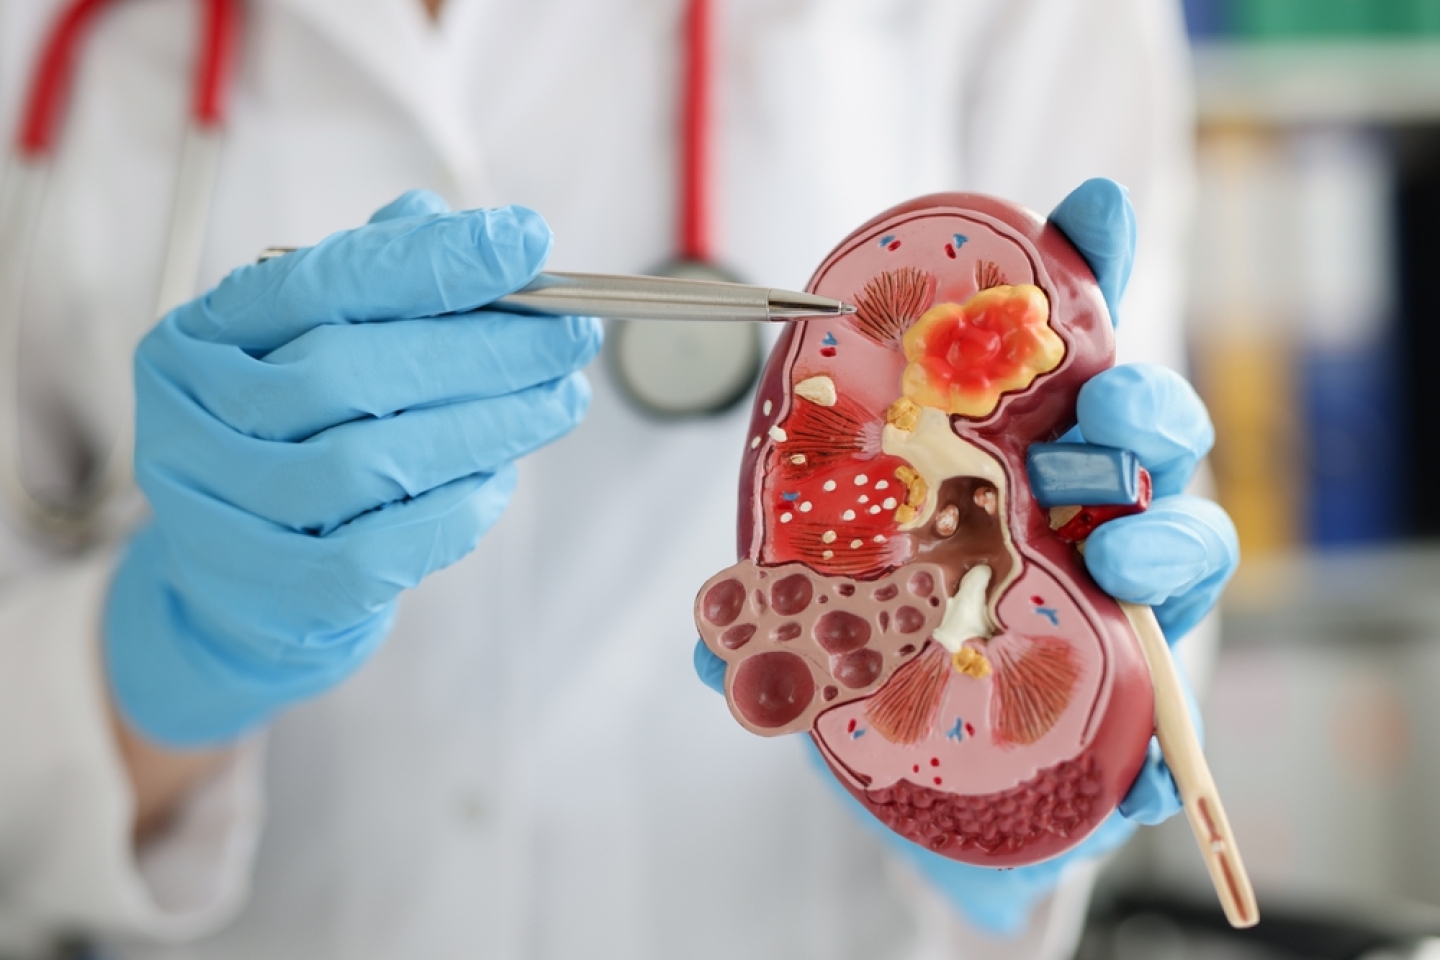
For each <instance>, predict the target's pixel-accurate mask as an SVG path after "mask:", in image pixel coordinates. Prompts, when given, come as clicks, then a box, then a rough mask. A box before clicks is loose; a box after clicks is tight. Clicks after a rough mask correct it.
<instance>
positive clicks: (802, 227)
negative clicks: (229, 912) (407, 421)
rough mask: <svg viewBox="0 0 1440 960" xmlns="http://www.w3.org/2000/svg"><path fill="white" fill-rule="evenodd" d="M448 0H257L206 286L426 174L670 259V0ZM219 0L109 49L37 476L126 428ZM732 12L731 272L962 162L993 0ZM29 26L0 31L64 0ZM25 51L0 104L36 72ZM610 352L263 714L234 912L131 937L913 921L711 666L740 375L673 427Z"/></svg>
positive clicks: (525, 944)
mask: <svg viewBox="0 0 1440 960" xmlns="http://www.w3.org/2000/svg"><path fill="white" fill-rule="evenodd" d="M449 4H450V7H449V8H448V9H447V10H446V11H445V20H444V29H443V30H441V31H438V32H436V31H431V30H430V29H429V28H428V26H427V25H426V23H425V22H424V20H423V17H422V13H421V10H420V5H419V3H418V0H363V2H360V0H356V2H352V3H345V2H341V0H329V2H322V0H256V2H252V3H250V4H248V14H247V18H246V23H245V33H244V49H245V53H244V56H243V60H242V65H241V70H240V78H239V81H238V84H237V87H236V90H235V94H234V101H233V112H232V119H231V122H230V125H229V128H228V132H227V139H226V145H225V151H224V155H223V160H222V164H221V171H220V180H219V182H218V186H217V190H216V194H215V200H214V206H213V212H212V220H211V224H210V228H209V238H208V240H207V244H206V250H205V256H204V264H203V275H202V278H201V280H202V285H204V286H208V285H210V284H213V283H214V282H215V281H216V280H218V279H219V278H220V277H221V276H222V275H223V274H224V273H225V272H226V271H227V270H228V269H230V268H231V267H234V266H236V265H239V264H242V263H246V262H248V261H250V260H251V259H253V257H254V256H255V254H256V253H257V252H258V251H259V250H260V249H262V248H263V247H265V246H269V245H272V244H303V243H309V242H313V241H315V240H317V239H319V238H320V237H321V236H323V235H325V234H327V233H329V232H331V231H334V230H337V229H343V228H347V227H351V226H356V225H359V224H360V223H362V222H363V221H364V220H365V218H366V217H368V215H369V213H370V212H371V211H372V210H373V209H374V208H376V207H379V206H380V205H382V204H383V203H385V202H387V201H388V200H390V199H392V198H393V197H394V196H395V195H397V194H399V193H400V192H402V191H403V190H406V189H409V188H412V187H427V188H430V189H434V190H437V191H438V192H440V193H441V194H442V195H444V196H446V197H447V199H449V200H450V202H451V203H452V204H454V205H456V206H469V205H486V204H499V203H523V204H527V205H529V206H532V207H534V208H535V209H537V210H539V211H540V212H541V213H542V214H544V215H545V216H546V217H547V219H548V220H549V222H550V223H551V225H552V226H553V227H554V229H555V232H556V236H557V241H556V246H555V252H554V255H553V258H552V260H551V266H552V267H554V268H556V269H574V270H592V271H617V272H639V271H644V270H645V269H647V268H649V267H652V266H655V265H656V264H658V263H660V262H661V261H662V260H664V259H665V258H666V257H667V256H668V255H669V254H670V253H671V252H672V242H673V237H674V235H675V224H674V199H675V196H674V195H675V192H676V190H675V154H676V152H677V145H676V137H675V119H676V109H677V108H676V97H675V90H676V73H677V69H678V59H679V46H678V36H679V30H678V25H679V19H680V15H681V8H682V6H683V4H682V3H681V2H680V0H586V2H585V3H576V2H563V0H535V2H525V3H501V2H491V0H449ZM52 5H53V4H52ZM192 6H194V4H189V3H186V2H185V0H132V2H129V3H127V4H121V5H117V9H116V10H115V11H114V12H112V13H111V14H108V15H107V19H106V21H105V22H104V23H103V24H102V25H101V26H100V28H99V29H98V30H97V31H96V34H95V36H94V37H93V38H92V40H91V42H90V45H89V48H88V51H87V54H86V56H85V58H84V66H83V68H82V70H81V72H80V74H79V78H78V83H77V86H76V96H75V101H74V105H73V106H74V109H73V112H72V117H71V121H70V123H69V125H68V127H67V130H66V133H65V140H64V145H63V148H62V150H61V153H60V156H59V159H58V162H57V165H56V168H55V170H54V175H53V178H52V183H51V189H50V194H49V196H48V199H47V204H46V210H45V219H44V223H43V227H42V231H41V235H40V237H39V241H38V244H37V246H36V249H35V252H34V261H33V264H32V267H31V270H30V277H31V280H30V285H29V290H28V293H27V303H26V309H25V319H26V324H27V326H26V339H25V344H26V348H27V350H28V351H29V356H32V357H34V361H33V363H27V377H29V378H30V381H29V382H27V383H26V385H25V387H26V400H27V404H28V406H27V409H28V410H29V411H30V412H31V415H32V416H33V418H34V420H35V423H36V424H37V425H36V426H34V428H33V429H32V430H31V431H30V434H29V438H28V440H27V445H26V449H27V454H28V455H29V462H30V463H31V465H32V467H33V468H34V470H35V473H36V478H37V481H40V482H44V481H46V480H47V479H49V480H51V481H52V482H59V481H55V480H54V478H56V477H62V478H63V476H64V475H65V474H66V471H67V470H73V468H74V465H75V464H76V463H78V462H80V461H81V460H83V456H84V450H85V448H86V445H87V444H91V445H93V444H95V443H96V442H98V438H103V436H104V435H105V434H106V433H107V431H109V430H110V429H112V428H113V423H112V422H110V418H111V417H112V416H113V410H114V408H115V404H114V403H113V402H110V403H107V400H106V398H107V396H108V397H114V396H115V395H116V394H117V392H119V391H124V390H126V389H128V387H127V382H128V369H129V362H128V356H129V351H130V347H131V345H132V344H133V342H134V341H135V340H136V339H137V338H138V336H139V335H140V334H141V333H142V332H143V330H144V329H145V328H146V327H147V326H148V325H149V323H150V322H151V320H152V317H151V316H150V313H151V306H152V301H153V298H154V294H155V289H154V288H155V284H156V283H157V281H158V273H159V263H160V258H161V252H162V249H163V245H164V232H165V224H166V218H167V216H168V202H169V197H170V194H171V185H172V181H173V177H174V173H175V164H176V157H177V155H178V147H179V142H180V131H181V117H182V116H183V113H184V107H185V99H186V96H187V90H188V83H189V73H188V71H189V60H190V57H191V54H192V43H191V40H192V36H193V28H192V26H191V24H190V21H189V14H188V12H187V11H188V8H189V7H192ZM718 6H719V7H720V8H722V9H723V11H724V16H723V24H724V30H723V32H722V37H723V40H722V42H723V53H722V56H721V57H720V68H719V70H718V77H719V97H720V100H719V103H720V109H719V112H718V116H719V121H718V134H717V141H718V146H717V152H716V155H715V158H714V164H715V169H716V182H715V184H714V188H715V191H716V202H717V207H718V209H719V211H720V214H719V218H718V220H719V227H718V237H717V241H718V242H717V246H718V249H719V250H720V252H721V255H722V257H723V259H724V261H725V262H726V263H727V264H729V265H730V266H732V267H733V268H735V269H736V270H737V271H738V272H739V274H740V275H741V276H742V277H744V278H747V279H750V280H753V281H756V282H763V283H766V284H771V285H776V286H790V287H794V288H799V287H801V286H803V285H804V283H805V281H806V279H807V277H808V273H809V271H810V269H811V268H812V267H813V266H814V265H815V264H817V263H818V262H819V261H820V260H821V259H822V257H823V256H824V254H825V253H826V252H827V251H828V249H829V248H830V246H831V245H833V243H835V242H836V241H837V240H839V239H840V238H841V237H843V236H844V235H845V234H846V233H847V232H848V231H849V230H850V229H852V228H853V227H854V226H856V225H857V224H859V223H861V222H862V221H864V220H865V219H867V218H869V217H870V216H872V215H873V214H875V213H877V212H879V211H880V210H882V209H884V208H885V207H887V206H889V205H890V204H892V203H895V202H898V201H901V200H904V199H907V198H909V197H911V196H914V195H917V194H921V193H926V192H931V191H936V190H942V189H954V188H956V187H958V186H962V185H963V184H964V183H965V171H964V169H962V163H961V161H960V159H959V158H960V157H961V156H962V155H963V151H962V150H961V149H960V148H959V144H958V143H957V141H958V139H959V138H960V136H961V132H960V131H961V129H962V128H963V113H964V109H965V97H964V92H965V86H964V83H963V75H964V71H965V65H966V62H967V57H968V56H969V54H970V51H969V50H968V49H967V44H968V43H970V42H971V40H970V39H969V38H973V37H980V36H983V34H984V29H985V26H986V22H987V18H988V17H990V16H992V15H993V14H994V7H995V5H994V4H993V3H988V2H987V3H980V4H951V3H945V2H913V3H904V4H895V3H889V2H881V0H871V2H864V0H855V2H845V3H831V2H822V0H785V2H780V3H776V2H770V0H724V2H721V3H719V4H718ZM410 7H413V8H414V9H413V10H412V9H409V8H410ZM182 14H183V15H182ZM5 16H6V18H7V20H6V21H5V25H6V26H8V27H10V28H11V40H9V41H6V42H7V43H8V44H10V45H11V46H7V47H6V50H7V52H8V51H9V50H11V49H18V48H16V47H14V46H13V45H14V44H17V43H19V42H20V41H19V40H18V39H16V38H17V37H19V38H21V39H23V38H24V37H25V36H26V35H27V31H30V33H31V34H33V28H34V26H35V24H37V23H38V22H39V20H40V18H38V17H34V15H33V14H30V13H26V14H24V15H23V16H22V15H21V14H20V13H18V12H17V11H16V10H15V9H14V7H11V8H8V9H6V10H5ZM32 18H33V19H32ZM836 51H844V53H843V55H840V54H837V53H836ZM10 59H11V63H10V64H9V65H8V66H7V68H6V72H4V73H3V74H0V82H3V83H4V85H5V88H4V94H5V99H4V103H3V108H4V110H5V113H4V115H3V116H0V121H5V122H7V128H8V123H9V121H10V120H11V118H13V116H14V111H15V107H16V103H17V101H18V85H19V78H20V71H21V68H22V67H23V66H26V65H24V64H17V63H16V62H15V60H14V58H13V57H11V58H10ZM1019 199H1022V200H1023V199H1025V198H1019ZM591 378H592V381H593V382H594V384H595V388H596V389H595V401H594V405H593V408H592V412H591V414H590V416H589V418H588V420H587V421H586V423H585V424H584V425H583V426H582V427H581V428H580V429H579V430H578V431H577V432H576V433H575V434H574V435H572V436H571V437H569V438H567V439H565V440H564V441H562V442H561V443H559V444H557V445H555V446H554V447H552V448H550V449H547V450H545V451H543V452H541V453H540V454H538V455H536V456H533V457H531V458H529V459H528V460H527V461H525V463H524V464H523V465H522V483H521V487H520V490H519V492H518V493H517V495H516V497H515V500H514V502H513V504H512V506H511V508H510V509H509V511H508V512H507V513H506V515H505V516H504V517H503V518H502V520H501V521H500V523H499V524H498V526H497V527H496V528H495V529H494V530H492V531H491V533H490V534H489V535H487V536H486V537H485V539H484V540H483V541H482V543H481V545H480V547H479V549H478V550H477V551H476V553H475V554H474V555H473V556H472V557H470V558H469V559H467V560H465V561H464V562H462V563H461V564H459V565H457V566H456V567H454V568H452V569H450V570H448V571H445V572H443V573H441V574H439V575H437V576H435V577H433V578H432V579H431V580H430V581H427V582H426V583H425V584H424V585H422V586H421V587H420V588H419V589H418V590H416V591H415V592H414V593H412V594H410V595H408V596H406V597H405V598H404V600H403V603H402V612H401V617H400V621H399V624H398V626H397V628H396V630H395V633H394V635H393V636H392V637H391V638H390V640H389V641H388V643H387V644H386V646H385V648H384V649H382V651H381V652H380V653H379V655H378V656H377V657H376V658H375V660H374V662H372V663H371V664H369V665H368V666H367V667H366V668H364V669H363V670H362V671H361V673H360V674H359V675H357V676H356V677H355V678H353V679H352V680H351V681H350V682H349V683H347V684H346V685H345V686H344V687H342V688H341V689H340V690H338V691H336V692H335V693H333V694H331V695H329V696H327V697H324V698H322V699H321V700H319V701H317V702H314V703H311V704H307V705H304V706H301V707H300V708H298V709H295V710H293V711H292V712H290V713H289V714H288V715H286V716H285V717H284V718H282V720H281V721H280V722H279V724H278V725H277V726H276V728H275V730H274V732H273V734H272V736H271V738H270V747H269V783H268V794H269V801H270V812H269V821H268V825H267V832H266V836H265V839H264V841H263V846H262V850H261V854H260V859H259V865H258V871H257V874H256V877H255V886H254V896H253V901H252V903H251V905H250V906H249V907H248V908H247V910H246V911H245V913H244V914H243V915H242V916H241V917H240V919H239V920H238V921H237V922H236V923H235V924H234V925H233V926H232V927H230V928H229V929H227V930H226V931H224V932H222V933H221V934H220V935H218V936H217V937H215V938H213V939H211V940H208V941H206V942H203V943H199V944H195V945H192V946H188V947H180V948H173V949H170V950H157V951H154V952H153V953H146V954H144V955H153V956H167V957H196V958H207V960H210V958H222V957H223V958H229V957H235V958H239V957H255V956H267V957H287V956H294V957H307V958H316V957H345V958H364V957H382V956H383V957H400V956H434V957H447V956H495V957H501V956H507V957H521V956H525V957H537V958H538V957H547V958H548V957H573V956H601V957H610V956H615V957H620V956H624V957H627V958H641V957H676V956H682V957H686V958H701V957H735V956H754V957H768V956H773V957H782V956H783V957H801V956H816V957H820V956H824V957H827V958H828V957H844V956H856V957H859V956H866V957H875V956H885V955H890V954H892V953H897V954H898V953H899V952H901V951H903V950H904V948H905V945H906V943H907V937H906V929H907V925H908V922H909V921H908V920H907V917H906V909H905V904H903V903H901V902H899V901H898V900H897V898H896V895H895V894H894V893H893V892H891V890H890V888H889V887H887V885H886V883H885V880H884V870H883V869H882V864H881V859H882V856H883V855H882V853H881V851H880V848H879V845H878V844H877V843H876V842H874V841H873V840H872V839H871V837H870V836H869V835H867V834H866V833H865V831H864V829H863V828H862V827H861V826H860V825H859V824H858V823H856V822H853V820H852V817H851V814H850V813H849V812H848V811H846V810H845V809H843V808H842V807H841V806H840V804H839V803H838V802H835V800H834V798H833V797H832V796H831V794H830V790H831V789H832V788H831V787H830V785H828V784H827V783H825V782H824V781H823V779H822V778H821V777H820V776H818V775H817V774H816V772H815V770H814V768H813V767H812V765H811V764H810V763H809V762H808V761H807V758H806V756H805V753H804V750H803V748H802V744H801V742H799V740H798V739H795V738H787V739H784V740H777V741H763V740H759V739H756V738H754V737H752V736H750V735H749V734H747V733H745V732H744V731H743V730H742V729H741V728H740V727H739V726H738V725H737V724H735V723H734V722H733V721H732V720H731V718H730V716H729V715H728V712H727V710H726V707H725V703H724V700H723V698H721V697H719V696H718V695H716V694H714V693H712V692H710V691H709V690H707V689H706V688H704V687H703V686H702V685H701V684H700V683H699V682H698V681H697V680H696V678H695V676H694V672H693V669H692V666H691V653H692V648H693V644H694V637H695V630H694V625H693V622H692V619H691V604H692V601H693V596H694V591H695V590H696V589H697V587H698V586H699V584H701V583H702V582H703V581H704V580H705V579H706V577H707V576H709V575H710V574H711V573H713V572H714V571H715V570H717V569H719V568H720V567H722V566H724V565H725V564H727V563H729V562H731V561H732V560H733V557H734V549H735V543H734V535H735V529H734V524H735V505H734V499H735V493H736V485H737V479H738V463H739V456H740V452H741V449H742V446H743V443H744V441H745V437H744V429H745V421H746V419H747V410H746V407H747V405H748V402H747V403H742V405H741V407H740V408H737V409H736V410H734V411H731V412H729V413H726V414H724V415H721V416H717V417H714V418H709V419H703V420H692V421H685V422H677V423H661V422H657V421H654V420H652V419H648V418H647V417H645V416H644V415H642V414H640V413H639V412H637V411H636V410H635V409H634V408H632V407H631V406H630V405H628V404H627V402H626V401H625V400H624V399H623V397H622V396H621V394H620V393H619V392H618V391H617V389H616V386H615V384H614V383H613V382H612V377H611V374H610V371H609V368H608V367H607V366H606V365H605V364H604V363H603V362H597V363H596V364H595V365H594V366H593V367H592V370H591ZM82 385H83V387H84V389H83V390H82V389H80V388H81V386H82ZM56 438H65V439H64V442H61V441H60V440H58V439H56ZM77 451H78V452H77ZM61 485H62V486H63V483H61ZM10 555H11V558H12V559H11V564H10V566H11V569H12V570H13V569H15V567H17V566H19V565H23V564H24V563H28V562H33V555H31V554H28V553H27V552H25V551H22V550H19V549H12V550H11V551H10ZM137 955H139V954H137Z"/></svg>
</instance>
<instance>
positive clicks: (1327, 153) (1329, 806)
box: [1082, 0, 1440, 960]
mask: <svg viewBox="0 0 1440 960" xmlns="http://www.w3.org/2000/svg"><path fill="white" fill-rule="evenodd" d="M1185 6H1186V19H1187V23H1188V26H1189V30H1190V35H1191V39H1192V44H1193V48H1194V66H1195V73H1196V88H1197V93H1198V102H1199V120H1200V127H1199V146H1198V149H1199V173H1200V184H1199V197H1198V200H1199V203H1198V208H1197V223H1196V229H1195V231H1194V235H1195V236H1196V238H1197V242H1196V244H1195V248H1194V251H1193V271H1192V274H1191V288H1190V324H1191V326H1190V329H1191V357H1192V364H1193V366H1192V372H1193V374H1194V375H1195V379H1196V382H1197V385H1198V386H1199V387H1200V389H1201V392H1202V393H1203V395H1204V396H1205V399H1206V401H1207V402H1208V404H1209V406H1210V409H1211V411H1212V414H1213V416H1214V418H1215V421H1216V426H1217V431H1218V434H1219V437H1220V440H1219V442H1218V444H1217V447H1216V450H1215V454H1214V457H1213V466H1214V470H1215V479H1216V483H1217V486H1218V489H1219V495H1220V499H1221V500H1222V502H1223V503H1224V505H1225V506H1226V508H1227V509H1228V510H1229V511H1230V514H1231V516H1233V517H1234V518H1235V521H1236V524H1237V526H1238V527H1239V531H1240V539H1241V543H1242V548H1243V551H1244V556H1245V560H1244V563H1243V564H1242V565H1241V568H1240V573H1239V575H1238V577H1237V580H1236V582H1235V584H1234V586H1233V587H1232V588H1231V589H1230V591H1229V593H1228V594H1227V599H1226V607H1225V617H1224V640H1225V643H1224V647H1223V653H1222V655H1221V658H1220V662H1219V665H1218V667H1217V670H1216V673H1215V675H1214V679H1213V682H1212V685H1211V689H1210V695H1209V700H1208V705H1207V710H1206V720H1207V724H1206V727H1207V730H1206V734H1207V743H1206V748H1207V749H1206V752H1207V754H1208V755H1209V757H1210V760H1211V763H1212V765H1213V768H1214V773H1215V777H1216V780H1217V782H1218V783H1219V785H1220V788H1221V791H1222V793H1223V795H1224V797H1225V800H1226V803H1227V806H1228V808H1229V812H1230V816H1231V819H1232V821H1233V824H1234V827H1235V830H1236V833H1237V835H1238V838H1239V840H1240V842H1241V844H1242V847H1243V852H1244V855H1245V859H1246V861H1247V865H1248V866H1249V868H1250V871H1251V873H1252V876H1253V878H1254V880H1255V883H1256V887H1257V892H1258V893H1259V895H1260V898H1261V909H1262V913H1265V915H1266V920H1265V921H1264V922H1262V925H1261V926H1260V927H1259V928H1257V930H1255V931H1253V932H1251V933H1249V934H1247V935H1245V936H1235V935H1232V934H1229V933H1227V932H1226V929H1225V926H1224V923H1223V920H1222V919H1221V917H1220V914H1219V912H1218V909H1217V908H1216V907H1215V906H1214V895H1213V893H1211V892H1210V889H1209V883H1208V880H1207V879H1206V877H1205V875H1204V873H1203V868H1202V865H1201V861H1200V858H1199V857H1198V856H1197V855H1196V853H1195V851H1194V840H1193V839H1192V838H1191V836H1190V833H1189V828H1188V826H1187V824H1186V823H1185V821H1184V819H1183V818H1177V819H1176V820H1173V821H1171V822H1170V823H1168V824H1166V825H1165V826H1164V827H1163V828H1160V829H1158V830H1152V831H1143V834H1142V836H1141V837H1140V838H1139V840H1138V841H1137V842H1136V843H1134V844H1132V845H1131V846H1130V848H1128V849H1127V850H1126V852H1125V854H1124V856H1123V857H1122V859H1121V860H1120V861H1119V862H1117V863H1116V864H1114V865H1113V866H1112V867H1111V868H1110V870H1109V871H1108V872H1107V874H1106V876H1105V879H1104V881H1103V883H1102V891H1101V895H1100V896H1099V897H1098V898H1097V900H1096V905H1095V911H1094V916H1093V918H1092V923H1091V926H1090V930H1089V933H1088V935H1087V939H1086V943H1085V947H1084V950H1083V952H1082V956H1083V957H1086V958H1096V960H1098V958H1109V957H1115V958H1122V960H1131V958H1146V960H1180V958H1185V960H1194V958H1229V957H1235V958H1269V957H1279V958H1300V957H1303V958H1351V957H1366V958H1369V960H1379V958H1383V957H1427V958H1440V940H1428V939H1427V937H1429V936H1440V495H1434V494H1432V490H1435V489H1436V488H1437V486H1440V483H1437V478H1440V369H1437V368H1436V365H1435V364H1434V363H1433V362H1432V358H1433V357H1436V356H1440V349H1437V348H1440V0H1187V2H1186V4H1185ZM1432 440H1434V441H1436V442H1435V443H1433V444H1432Z"/></svg>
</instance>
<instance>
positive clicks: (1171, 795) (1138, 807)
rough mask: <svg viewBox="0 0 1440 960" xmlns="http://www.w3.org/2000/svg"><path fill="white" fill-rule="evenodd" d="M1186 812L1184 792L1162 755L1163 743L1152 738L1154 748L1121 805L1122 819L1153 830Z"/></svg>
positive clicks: (1146, 756)
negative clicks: (1181, 792) (1181, 793)
mask: <svg viewBox="0 0 1440 960" xmlns="http://www.w3.org/2000/svg"><path fill="white" fill-rule="evenodd" d="M1183 809H1185V805H1184V804H1183V803H1181V801H1180V789H1179V788H1178V787H1176V786H1175V778H1174V777H1172V776H1171V775H1170V768H1169V767H1168V766H1166V765H1165V757H1164V756H1163V755H1162V754H1161V753H1160V741H1158V740H1156V739H1155V738H1154V737H1151V738H1150V748H1149V749H1148V750H1147V751H1146V753H1145V763H1144V765H1143V766H1141V768H1140V772H1139V773H1138V774H1136V775H1135V782H1134V783H1132V784H1131V785H1130V792H1129V793H1127V794H1125V799H1124V800H1121V801H1120V807H1119V810H1120V815H1121V816H1123V817H1124V818H1125V819H1127V820H1133V821H1134V822H1135V823H1142V824H1144V825H1145V826H1147V827H1153V826H1156V825H1157V824H1161V823H1164V822H1165V821H1166V820H1169V819H1170V818H1171V817H1173V816H1175V814H1177V813H1179V812H1180V811H1181V810H1183Z"/></svg>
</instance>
